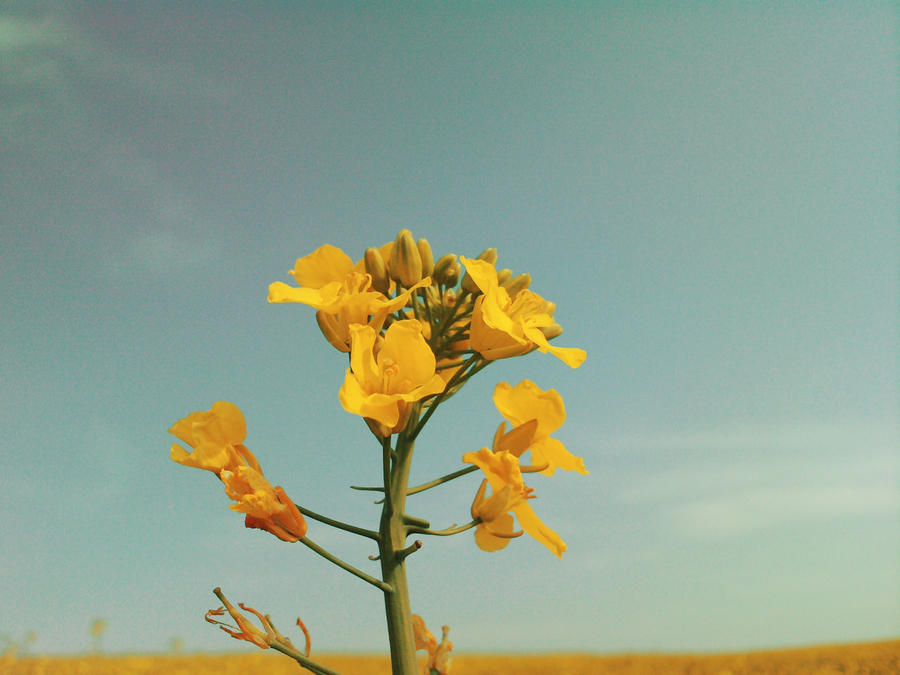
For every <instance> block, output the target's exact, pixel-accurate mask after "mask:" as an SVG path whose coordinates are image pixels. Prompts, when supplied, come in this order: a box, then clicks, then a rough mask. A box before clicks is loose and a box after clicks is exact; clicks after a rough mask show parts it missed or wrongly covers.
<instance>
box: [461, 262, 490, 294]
mask: <svg viewBox="0 0 900 675" xmlns="http://www.w3.org/2000/svg"><path fill="white" fill-rule="evenodd" d="M459 261H460V262H461V263H462V264H463V265H465V267H466V272H468V273H469V276H470V277H472V281H474V282H475V285H476V286H478V288H480V289H481V292H482V293H488V292H490V291H495V290H497V289H498V288H499V287H500V284H499V283H497V270H496V269H495V268H494V266H493V265H492V264H491V263H489V262H488V261H487V260H478V259H477V258H467V257H466V256H464V255H461V256H459Z"/></svg>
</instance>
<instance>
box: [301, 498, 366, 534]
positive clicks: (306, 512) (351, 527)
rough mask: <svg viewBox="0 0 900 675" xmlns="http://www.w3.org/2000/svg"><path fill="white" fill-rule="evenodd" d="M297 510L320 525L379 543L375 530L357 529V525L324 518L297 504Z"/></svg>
mask: <svg viewBox="0 0 900 675" xmlns="http://www.w3.org/2000/svg"><path fill="white" fill-rule="evenodd" d="M294 506H296V507H297V510H298V511H300V513H302V514H303V515H304V516H308V517H310V518H312V519H313V520H318V521H319V522H320V523H325V524H326V525H331V526H332V527H336V528H338V529H339V530H345V531H346V532H352V533H353V534H358V535H359V536H361V537H368V538H369V539H374V540H375V541H378V533H377V532H376V531H375V530H367V529H365V528H363V527H357V526H356V525H350V524H349V523H345V522H342V521H340V520H335V519H334V518H329V517H328V516H323V515H321V514H319V513H316V512H315V511H310V510H309V509H307V508H305V507H303V506H300V505H299V504H295V505H294Z"/></svg>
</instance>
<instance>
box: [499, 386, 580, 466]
mask: <svg viewBox="0 0 900 675" xmlns="http://www.w3.org/2000/svg"><path fill="white" fill-rule="evenodd" d="M494 405H496V406H497V410H499V411H500V414H501V415H503V417H505V418H506V419H507V420H509V423H510V424H512V425H513V426H514V427H519V426H521V425H523V424H525V423H526V422H529V421H531V420H537V428H536V429H535V432H534V436H533V437H532V439H531V440H530V442H529V443H528V449H530V450H531V462H532V464H535V465H546V468H544V469H543V470H542V473H544V474H545V475H547V476H552V475H553V472H554V471H555V470H556V469H563V470H565V471H577V472H578V473H581V474H587V473H588V470H587V469H585V467H584V460H583V459H582V458H581V457H576V456H575V455H573V454H572V453H570V452H569V451H568V450H566V447H565V446H564V445H563V444H562V443H561V442H560V441H558V440H557V439H555V438H550V434H552V433H553V432H554V431H556V430H557V429H559V427H560V426H562V423H563V422H565V420H566V408H565V406H564V405H563V400H562V396H560V395H559V393H558V392H557V391H556V390H555V389H548V390H547V391H544V390H542V389H541V388H540V387H538V386H537V385H536V384H535V383H534V382H532V381H530V380H522V381H521V382H520V383H519V384H517V385H516V386H515V387H510V386H509V384H508V383H506V382H501V383H500V384H498V385H497V386H496V387H495V388H494ZM496 450H497V449H496V448H494V451H495V452H496ZM519 454H520V455H521V453H519Z"/></svg>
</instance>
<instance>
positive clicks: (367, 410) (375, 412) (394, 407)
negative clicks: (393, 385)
mask: <svg viewBox="0 0 900 675" xmlns="http://www.w3.org/2000/svg"><path fill="white" fill-rule="evenodd" d="M338 398H339V400H340V402H341V405H342V406H343V407H344V410H346V411H347V412H349V413H353V414H354V415H360V416H362V417H369V418H371V419H374V420H376V421H378V422H380V423H381V424H383V425H385V426H387V427H390V428H393V427H394V425H396V424H397V422H398V420H399V419H400V411H399V405H398V400H397V398H395V397H392V396H388V395H385V394H377V393H376V394H370V393H368V392H367V391H365V390H364V389H363V388H362V387H361V386H360V383H359V380H358V379H357V378H356V376H355V375H354V374H353V373H352V372H351V371H350V370H349V369H348V370H347V373H346V376H345V377H344V384H343V386H342V387H341V390H340V392H338Z"/></svg>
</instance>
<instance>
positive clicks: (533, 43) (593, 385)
mask: <svg viewBox="0 0 900 675" xmlns="http://www.w3.org/2000/svg"><path fill="white" fill-rule="evenodd" d="M896 37H897V15H896V8H895V7H893V6H892V4H891V3H887V2H884V3H879V2H867V3H839V4H837V3H835V4H819V3H808V4H807V3H788V4H786V5H783V4H782V3H759V4H758V5H757V4H754V5H753V6H752V7H751V6H750V5H748V4H743V5H741V4H732V3H727V4H726V3H721V4H715V3H704V4H697V5H680V6H662V5H658V4H655V3H640V4H638V3H624V4H620V3H571V4H566V5H559V4H553V5H552V6H551V5H550V4H543V3H520V4H517V5H516V6H515V8H513V7H512V6H508V5H501V4H494V3H478V4H474V3H473V4H469V3H452V4H436V3H419V4H415V5H406V4H383V5H379V6H377V7H375V6H367V5H364V4H356V3H343V4H306V3H290V4H289V3H253V4H252V5H237V4H226V3H216V2H206V3H204V2H197V3H190V5H189V6H185V5H183V4H182V3H143V4H136V3H129V4H124V3H101V2H91V3H84V4H78V5H74V6H73V5H70V4H68V3H64V4H63V3H61V4H57V3H29V2H20V3H15V5H14V6H13V7H12V8H11V7H10V6H5V8H3V9H2V10H0V54H2V58H0V115H2V124H0V148H2V155H0V169H2V171H0V194H2V195H3V209H2V210H0V224H2V229H0V243H2V246H0V250H2V254H3V265H2V266H0V283H2V322H0V327H2V341H0V348H2V350H3V359H2V378H0V396H2V399H0V400H2V406H0V421H2V435H3V439H4V442H3V444H2V446H0V447H2V450H0V486H2V495H3V498H2V499H0V509H2V511H0V516H2V519H3V522H4V523H5V526H4V533H5V536H4V539H5V545H4V547H3V549H2V552H0V572H2V574H0V597H2V598H3V602H2V605H0V632H4V633H7V634H11V635H12V636H13V637H16V638H18V637H21V636H22V635H23V634H24V633H25V631H27V630H28V629H33V630H34V631H36V633H37V634H38V640H37V642H36V643H35V644H34V645H33V647H32V649H33V650H34V651H39V652H70V651H77V650H80V649H83V648H85V647H86V645H87V644H88V642H89V639H88V627H89V625H90V622H91V620H92V619H93V618H94V617H104V618H106V619H107V620H108V622H109V629H108V631H107V634H106V635H105V636H104V645H105V648H106V649H108V650H110V651H119V650H132V651H138V650H139V651H147V650H150V651H157V650H164V649H166V648H167V646H168V644H169V641H170V640H171V639H172V638H173V637H178V638H181V639H182V640H183V641H184V644H185V647H186V648H187V649H189V650H194V649H202V650H223V649H234V648H236V647H239V645H238V644H237V643H235V642H231V641H230V639H228V638H227V637H226V636H225V635H224V634H221V633H220V632H218V631H216V630H215V629H213V628H212V627H210V626H209V625H208V624H205V623H204V622H203V614H204V612H205V611H206V610H207V609H208V608H210V607H213V606H215V604H216V602H215V598H214V597H213V595H212V593H211V589H212V588H213V587H214V586H221V587H222V588H223V589H224V590H225V592H226V594H228V596H229V597H230V598H231V599H232V600H235V601H243V602H246V603H248V604H250V605H251V606H254V607H257V608H259V609H262V610H264V611H266V612H268V613H270V614H271V615H272V616H273V618H274V619H275V621H276V622H278V623H280V624H281V625H289V624H290V623H292V621H293V618H294V617H296V616H297V615H300V616H302V617H303V619H304V621H305V622H306V624H307V625H308V626H309V628H310V631H311V632H312V636H313V645H314V649H321V650H369V651H372V650H383V649H385V648H386V633H385V629H384V619H383V613H382V601H381V598H380V597H379V596H378V593H377V591H375V590H374V589H371V588H370V587H369V586H367V585H365V584H364V583H362V582H360V581H358V580H356V579H354V578H352V577H349V576H348V575H346V574H345V573H343V572H341V571H340V570H338V569H337V568H334V567H332V566H330V565H329V564H328V563H327V562H325V561H324V560H322V559H320V558H318V557H316V556H314V555H313V554H312V553H310V552H309V551H308V550H306V549H305V548H302V547H300V546H299V545H288V544H284V543H282V542H280V541H278V540H276V539H275V538H274V537H271V536H267V535H266V534H265V533H262V532H259V531H249V530H245V529H244V528H243V527H242V523H241V518H240V517H239V516H237V515H236V514H234V513H233V512H231V511H229V510H228V508H227V504H228V500H227V498H226V496H225V495H224V494H223V492H222V489H221V486H220V485H219V484H218V483H217V481H216V480H215V479H214V478H213V477H211V476H209V475H208V474H206V473H202V472H199V471H192V470H188V469H185V468H183V467H180V466H178V465H176V464H174V463H172V462H171V461H170V460H169V458H168V448H169V446H170V444H171V437H170V436H169V435H168V434H167V433H166V429H167V428H168V427H169V426H170V425H171V424H172V423H173V422H174V421H175V420H177V419H178V418H180V417H182V416H184V415H186V414H188V413H189V412H192V411H194V410H200V409H207V408H208V407H209V406H210V404H211V403H212V402H213V401H215V400H219V399H226V400H231V401H234V402H236V403H237V404H238V405H239V406H240V407H241V408H242V409H243V410H244V412H245V414H246V416H247V421H248V428H249V431H248V439H247V445H248V446H249V447H250V448H251V449H252V450H253V451H254V452H255V453H256V455H257V456H258V457H259V458H260V461H261V462H262V464H263V467H264V468H265V470H266V474H267V475H268V476H269V477H270V478H271V479H272V480H273V483H277V484H281V485H284V486H285V489H286V490H287V491H288V493H289V494H290V495H291V496H292V497H293V498H294V499H295V500H296V501H298V502H300V503H302V504H304V505H305V506H308V507H309V508H311V509H313V510H316V511H319V512H325V513H328V514H330V515H332V516H334V517H337V518H343V519H346V520H349V521H352V522H355V523H358V524H360V525H364V526H373V525H374V523H375V522H376V519H377V507H376V506H374V505H373V504H372V503H371V502H372V499H371V496H367V495H366V494H363V493H358V492H354V491H351V490H349V489H348V487H347V486H348V485H350V484H360V483H369V484H371V483H372V482H373V481H374V480H377V476H378V475H379V471H380V469H379V454H378V453H379V450H378V448H377V446H375V445H373V443H372V439H371V436H370V435H369V433H368V431H367V430H366V428H365V426H364V425H363V424H362V423H361V422H360V420H359V419H358V418H355V417H353V416H351V415H349V414H347V413H345V412H344V411H343V409H342V408H341V407H340V404H339V402H338V399H337V390H338V388H339V386H340V384H341V382H342V379H343V372H344V368H345V367H346V365H345V359H344V358H343V357H342V355H340V354H338V353H337V352H336V351H334V350H332V349H331V348H330V347H329V346H328V345H327V343H325V341H324V340H323V339H322V337H321V335H320V334H319V332H318V329H317V327H316V324H315V320H314V313H313V311H312V310H310V309H308V308H305V307H303V306H299V305H268V304H267V303H266V300H265V298H266V289H267V286H268V284H269V283H271V282H272V281H276V280H282V281H290V278H289V277H288V275H287V274H286V272H287V270H288V269H290V268H291V267H292V266H293V263H294V261H295V259H296V258H297V257H300V256H302V255H306V254H308V253H310V252H311V251H313V250H314V249H315V248H317V247H319V246H320V245H322V244H324V243H331V244H334V245H336V246H339V247H341V248H342V249H344V250H345V251H347V252H348V253H349V254H350V255H351V256H353V257H354V258H358V257H360V256H361V255H362V252H363V250H364V249H365V248H366V247H367V246H372V245H380V244H382V243H385V242H386V241H389V240H390V239H392V238H393V237H394V236H395V235H396V232H397V231H398V230H399V229H400V228H408V229H410V230H412V231H413V233H414V235H415V236H417V237H427V238H428V240H429V241H430V242H431V244H432V247H433V248H434V250H435V252H436V254H437V255H441V254H443V253H448V252H452V253H457V254H464V255H476V254H477V253H478V252H480V251H481V250H482V249H483V248H485V247H488V246H494V247H496V248H497V249H498V250H499V256H500V260H499V263H498V265H499V266H500V267H510V268H512V269H514V270H515V271H516V272H529V273H530V274H531V276H532V278H533V285H532V288H533V289H534V290H536V291H537V292H538V293H540V294H541V295H543V296H544V297H546V298H548V299H550V300H553V301H555V302H556V304H557V306H558V310H557V318H558V320H559V321H560V323H561V324H562V325H563V326H564V328H565V333H564V334H563V335H562V336H561V337H560V338H559V340H558V343H559V344H561V345H564V346H579V347H582V348H584V349H586V350H587V352H588V360H587V362H586V363H585V364H584V365H583V366H582V367H581V368H580V369H578V370H570V369H569V368H568V367H566V366H565V365H563V364H562V363H560V362H559V361H557V360H556V359H554V358H553V357H550V356H544V355H540V354H531V355H529V356H526V357H522V358H516V359H511V360H506V361H502V362H497V363H495V364H494V365H492V366H491V367H490V368H488V369H487V370H485V371H484V372H483V373H482V374H481V375H480V377H478V378H476V379H475V380H473V381H472V382H471V383H470V385H468V386H467V387H466V389H464V390H463V392H462V393H461V394H460V395H459V396H457V397H456V398H454V399H453V401H452V402H450V403H448V404H447V405H446V406H443V407H442V408H441V410H440V414H439V415H435V417H434V418H433V420H432V422H430V423H429V426H428V428H426V430H425V432H424V433H423V436H422V437H421V438H420V441H419V443H418V445H417V451H416V461H415V464H414V467H413V481H414V482H422V481H425V480H428V479H430V478H433V477H435V476H438V475H441V474H444V473H447V472H449V471H453V470H455V469H456V468H459V467H460V466H461V463H460V457H461V455H462V454H463V453H464V452H466V451H470V450H477V449H478V448H480V447H482V446H484V445H487V444H489V442H490V439H491V437H492V435H493V432H494V429H495V428H496V425H497V424H498V423H499V421H500V418H499V415H498V413H497V412H496V411H495V410H494V408H493V406H492V404H491V402H490V394H491V391H492V390H493V386H494V384H495V383H496V382H498V381H509V382H511V383H513V384H515V383H517V382H518V381H520V380H521V379H523V378H528V379H531V380H534V381H535V382H537V383H538V384H539V385H540V386H542V387H544V388H550V387H552V388H555V389H557V390H558V391H559V392H560V394H562V396H563V397H564V399H565V402H566V408H567V412H568V420H567V422H566V424H565V425H564V426H563V427H562V428H561V429H560V430H559V432H557V434H556V436H557V437H558V438H559V439H560V440H562V441H563V442H564V443H565V444H566V445H567V447H568V448H569V449H570V450H571V451H572V452H574V453H575V454H577V455H580V456H582V457H584V460H585V463H586V464H587V467H588V468H589V469H590V471H591V473H590V475H589V476H579V475H569V474H565V475H563V474H562V473H561V472H557V474H556V475H555V476H553V477H552V478H545V477H536V478H535V479H534V480H533V481H532V485H533V487H535V488H536V490H537V494H538V495H539V499H538V500H537V502H536V503H535V508H536V510H537V511H538V513H539V514H540V516H541V517H542V518H543V519H544V521H545V522H546V523H547V524H548V525H550V526H551V527H553V528H554V529H556V530H557V531H558V532H559V534H560V535H561V536H562V537H563V538H564V539H565V540H566V542H567V544H568V547H569V550H568V552H567V553H566V554H565V556H564V558H563V560H562V561H559V560H557V559H556V558H555V557H554V556H552V555H551V554H550V553H549V552H548V551H547V550H546V549H544V548H543V547H541V546H540V545H539V544H538V543H537V542H535V541H533V540H526V539H525V538H522V539H519V540H516V541H514V542H513V543H512V544H511V545H510V546H509V547H508V548H507V549H506V550H504V551H501V552H499V553H495V554H487V553H484V552H482V551H480V550H478V549H477V548H476V547H475V545H474V542H473V541H472V537H471V533H465V534H462V535H459V536H457V537H450V538H440V539H428V540H426V541H425V547H424V548H423V549H422V550H421V551H419V552H418V553H416V554H415V556H413V558H411V559H410V586H411V593H412V603H413V608H414V611H416V612H417V613H419V614H421V615H422V616H423V617H424V618H425V620H426V621H427V622H428V623H429V624H430V625H432V626H440V625H441V624H442V623H447V624H449V625H450V626H451V627H452V633H451V637H452V639H453V641H454V643H455V644H456V648H457V650H459V651H476V650H481V651H522V650H553V649H557V650H558V649H567V650H590V651H622V650H724V649H744V648H751V647H763V646H781V645H792V644H809V643H820V642H832V641H853V640H866V639H877V638H883V637H890V636H896V635H897V634H898V633H900V608H898V605H897V602H896V598H897V597H900V572H898V570H900V537H898V532H900V529H898V525H900V498H898V490H897V487H898V475H900V472H898V469H900V466H898V465H900V460H898V453H897V448H898V446H900V420H898V407H897V401H898V382H900V367H898V360H897V339H898V312H897V309H898V301H900V298H898V264H897V263H898V260H897V256H898V244H900V241H898V239H900V236H898V228H897V213H898V201H900V200H898V184H900V180H898V179H900V169H898V164H897V162H896V159H897V157H898V150H900V144H898V131H897V124H896V121H897V110H898V85H897V69H896V64H897V62H898V61H897V58H898V53H897V49H898V48H897V40H896ZM477 483H478V481H477V479H476V478H475V477H474V476H469V477H466V478H464V479H461V480H459V481H456V482H453V483H450V484H448V485H446V486H443V487H442V488H438V489H435V490H433V491H430V492H428V493H425V494H423V495H418V496H416V497H411V498H410V504H409V506H410V510H411V512H413V513H414V514H416V515H420V516H422V517H425V518H428V519H429V520H431V521H432V523H433V524H434V525H435V526H443V525H449V524H450V523H453V522H465V520H467V518H468V516H467V513H468V507H469V503H470V501H471V498H472V496H473V494H474V491H475V489H476V487H477ZM310 537H311V538H313V539H314V540H315V541H317V542H319V543H320V544H322V545H324V546H326V547H327V548H329V549H331V550H333V551H334V552H335V553H337V554H339V555H341V556H342V557H344V558H346V559H348V560H350V561H352V562H354V563H355V564H357V565H358V566H360V567H362V568H363V569H367V566H369V565H371V567H372V570H375V569H377V568H376V566H375V564H373V563H369V562H368V561H367V560H366V556H367V555H369V554H370V553H372V552H373V551H372V550H370V548H369V547H368V546H367V545H366V543H365V542H360V541H356V540H355V539H354V538H353V537H350V536H345V535H343V534H342V533H339V532H336V531H329V530H328V529H326V528H325V527H324V526H318V525H313V526H312V528H311V530H310Z"/></svg>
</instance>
